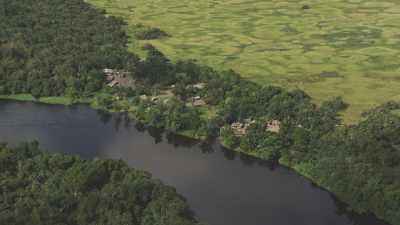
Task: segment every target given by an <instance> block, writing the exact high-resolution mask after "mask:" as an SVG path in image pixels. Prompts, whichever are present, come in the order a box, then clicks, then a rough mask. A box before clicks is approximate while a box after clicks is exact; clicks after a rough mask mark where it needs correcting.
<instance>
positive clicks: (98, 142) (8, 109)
mask: <svg viewBox="0 0 400 225" xmlns="http://www.w3.org/2000/svg"><path fill="white" fill-rule="evenodd" d="M33 139H37V140H38V141H40V143H41V146H42V147H43V148H44V149H49V150H53V149H54V150H55V151H56V152H63V153H68V154H74V155H80V156H81V157H83V158H86V159H90V158H95V157H99V158H116V159H118V158H122V159H124V160H125V162H127V164H128V165H130V166H132V167H135V168H138V169H144V170H147V171H149V172H151V173H153V175H154V176H155V177H157V178H159V179H161V180H162V181H164V182H166V183H167V184H170V185H173V186H175V187H176V188H177V190H178V191H179V193H181V194H182V195H183V196H185V198H186V199H187V200H188V202H189V203H190V205H191V206H192V209H193V210H194V212H196V216H199V220H201V221H205V222H208V223H210V224H213V225H226V224H229V225H242V224H248V225H259V224H263V225H264V224H274V225H303V224H304V225H387V224H385V223H384V222H382V221H380V220H378V219H376V218H375V217H374V216H373V215H361V214H356V213H353V212H351V211H349V210H348V207H347V205H346V204H344V203H342V202H340V201H338V200H337V199H335V198H334V196H331V195H330V194H329V193H327V192H326V191H324V190H322V189H321V188H319V187H316V186H315V185H313V184H312V182H309V181H307V180H306V179H305V178H302V177H299V176H298V175H296V174H295V173H294V172H293V171H291V170H290V169H287V168H285V167H282V166H279V165H278V164H277V163H276V162H270V161H265V160H260V159H257V158H254V157H251V156H248V155H245V154H241V153H238V152H235V151H232V150H230V149H227V148H224V147H222V146H221V145H219V144H218V143H217V142H216V141H215V140H206V141H198V140H194V139H191V138H187V137H183V136H181V135H177V134H174V133H172V132H168V131H164V130H161V129H156V128H152V127H147V126H145V125H144V124H142V123H139V122H136V121H135V120H131V119H130V117H129V115H128V114H126V113H112V114H111V113H107V112H104V111H97V112H96V111H95V110H93V109H91V108H89V107H88V106H83V105H75V106H68V107H65V106H49V105H42V104H33V103H20V102H12V101H0V142H3V141H7V142H10V143H20V142H22V141H30V140H33ZM172 150H174V151H172ZM268 221H271V223H268Z"/></svg>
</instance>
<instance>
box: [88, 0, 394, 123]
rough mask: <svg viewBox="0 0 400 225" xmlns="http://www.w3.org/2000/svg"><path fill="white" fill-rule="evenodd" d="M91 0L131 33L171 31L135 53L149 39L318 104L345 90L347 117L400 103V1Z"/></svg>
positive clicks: (180, 55) (174, 53)
mask: <svg viewBox="0 0 400 225" xmlns="http://www.w3.org/2000/svg"><path fill="white" fill-rule="evenodd" d="M87 1H88V2H89V3H93V4H94V5H96V6H97V7H99V8H103V9H105V10H106V11H107V13H109V14H111V15H116V16H121V17H123V18H124V19H125V20H126V21H127V22H128V24H129V26H128V30H129V33H130V34H132V33H133V32H134V31H133V29H134V27H135V26H134V25H135V24H138V23H142V24H144V25H147V26H153V27H158V28H160V29H162V30H164V31H166V32H167V33H168V34H170V35H171V37H168V38H163V39H159V40H152V41H132V43H131V44H130V48H131V49H132V51H135V52H138V53H141V51H140V46H141V45H143V44H144V43H147V42H150V43H152V44H154V45H155V46H156V47H157V48H159V49H160V50H161V51H162V52H164V53H165V54H166V55H167V56H169V57H170V58H172V59H173V60H177V59H189V58H192V59H196V60H197V61H198V62H200V63H204V64H207V65H210V66H212V67H214V68H217V69H234V70H235V71H237V72H240V73H241V74H242V76H244V77H246V78H249V79H251V80H254V81H256V82H259V83H261V84H265V85H267V84H274V85H280V86H283V87H287V88H291V89H294V88H300V89H303V90H305V91H306V92H307V93H309V94H310V95H311V96H312V97H313V98H314V99H315V101H316V102H321V101H323V100H326V99H329V98H331V97H332V96H337V95H341V96H343V97H344V99H345V100H346V101H347V102H349V103H350V104H351V106H350V108H349V109H348V110H347V111H346V112H345V120H346V122H355V121H356V120H357V119H358V118H359V114H360V113H361V112H362V111H364V110H367V109H369V108H371V107H372V106H376V105H378V104H380V103H383V102H386V101H389V100H400V88H398V87H399V85H400V2H399V1H398V0H379V1H378V0H372V1H371V0H327V1H323V0H307V1H301V0H286V1H282V0H218V1H217V0H204V1H193V0H163V1H160V0H87ZM305 5H307V6H309V9H303V6H305ZM132 36H133V35H132Z"/></svg>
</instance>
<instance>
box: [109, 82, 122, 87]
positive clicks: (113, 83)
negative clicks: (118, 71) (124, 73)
mask: <svg viewBox="0 0 400 225" xmlns="http://www.w3.org/2000/svg"><path fill="white" fill-rule="evenodd" d="M118 84H119V83H118V81H116V80H113V81H111V82H110V83H108V84H107V86H109V87H115V86H117V85H118Z"/></svg>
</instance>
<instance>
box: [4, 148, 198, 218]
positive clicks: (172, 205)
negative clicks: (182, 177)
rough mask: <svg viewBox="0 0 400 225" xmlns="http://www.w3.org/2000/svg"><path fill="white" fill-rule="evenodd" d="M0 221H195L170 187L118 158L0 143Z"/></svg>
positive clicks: (180, 198) (182, 200)
mask: <svg viewBox="0 0 400 225" xmlns="http://www.w3.org/2000/svg"><path fill="white" fill-rule="evenodd" d="M0 178H1V181H0V184H1V186H0V192H1V195H0V208H1V213H0V221H1V224H32V225H43V224H70V225H88V224H93V225H94V224H110V225H111V224H112V225H123V224H140V225H154V224H169V225H176V224H180V225H196V224H198V223H196V222H195V220H194V219H193V218H192V213H191V212H190V210H189V208H188V205H187V203H186V201H185V200H184V199H183V198H182V197H181V196H179V195H178V194H177V193H176V191H175V189H174V188H171V187H168V186H165V185H163V184H162V183H161V182H160V181H158V180H154V179H152V178H151V176H150V174H148V173H146V172H143V171H137V170H134V169H130V168H129V167H128V166H127V165H126V164H125V163H123V162H122V161H114V160H91V161H87V160H82V159H79V158H78V157H73V156H65V155H59V154H47V153H43V152H40V150H39V149H38V143H36V142H32V143H27V144H22V145H20V146H19V147H17V148H14V149H11V148H8V147H7V146H6V145H4V144H3V145H1V146H0Z"/></svg>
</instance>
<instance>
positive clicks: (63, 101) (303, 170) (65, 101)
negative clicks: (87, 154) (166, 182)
mask: <svg viewBox="0 0 400 225" xmlns="http://www.w3.org/2000/svg"><path fill="white" fill-rule="evenodd" d="M0 99H7V100H16V101H28V102H37V103H44V104H57V105H73V104H77V103H84V104H88V105H90V106H91V107H93V108H95V109H100V110H106V109H104V108H102V107H100V106H99V105H97V104H96V101H95V97H92V98H87V99H80V100H73V99H71V98H68V97H43V98H40V99H39V100H37V99H34V98H33V97H32V96H29V95H13V96H0ZM132 107H133V106H132ZM133 108H134V107H133ZM107 111H108V112H124V111H115V110H114V111H113V110H107ZM128 113H129V111H128ZM129 115H130V117H132V119H136V118H134V117H133V116H134V114H133V113H129ZM142 122H143V121H142ZM175 133H177V134H179V135H182V136H185V137H189V138H194V139H200V138H201V137H198V136H196V135H195V134H196V133H195V132H190V131H183V132H175ZM218 141H219V143H221V144H222V145H223V146H226V145H224V143H223V140H221V139H220V140H218ZM232 150H234V151H236V152H240V153H241V154H245V155H250V156H253V157H256V158H260V159H263V160H265V158H263V157H261V156H260V155H257V154H256V153H252V152H245V151H242V150H241V149H240V148H235V149H232ZM279 163H280V165H283V166H285V167H287V168H290V169H292V170H293V171H295V172H296V173H297V174H299V175H301V176H303V177H306V178H307V179H309V180H310V181H312V182H313V183H314V184H316V185H317V186H319V187H321V188H323V189H325V190H328V191H329V192H331V193H333V194H335V195H336V196H337V197H338V199H339V200H341V201H344V202H345V199H343V198H341V196H338V195H337V193H335V191H334V190H332V189H331V188H330V187H328V186H326V185H323V183H321V181H320V180H317V179H314V177H313V176H312V175H311V174H309V173H308V169H307V167H309V166H311V165H309V164H308V163H302V164H290V163H289V161H288V160H285V159H283V158H281V160H280V161H279ZM356 212H360V211H356ZM361 213H362V211H361Z"/></svg>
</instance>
